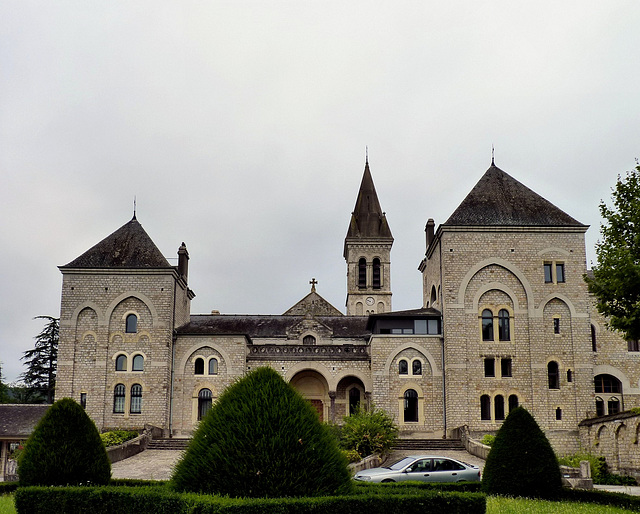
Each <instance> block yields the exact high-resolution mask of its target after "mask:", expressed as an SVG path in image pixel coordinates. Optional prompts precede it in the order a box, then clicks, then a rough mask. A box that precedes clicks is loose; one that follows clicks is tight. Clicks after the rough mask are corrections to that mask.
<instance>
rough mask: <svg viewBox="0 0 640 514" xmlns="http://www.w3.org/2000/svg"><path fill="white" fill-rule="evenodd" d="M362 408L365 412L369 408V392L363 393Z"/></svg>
mask: <svg viewBox="0 0 640 514" xmlns="http://www.w3.org/2000/svg"><path fill="white" fill-rule="evenodd" d="M364 407H365V409H367V410H369V409H370V408H371V391H365V392H364Z"/></svg>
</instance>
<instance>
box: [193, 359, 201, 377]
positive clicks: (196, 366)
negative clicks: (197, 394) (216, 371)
mask: <svg viewBox="0 0 640 514" xmlns="http://www.w3.org/2000/svg"><path fill="white" fill-rule="evenodd" d="M193 368H194V369H193V372H194V374H196V375H204V359H203V358H202V357H198V358H197V359H196V362H195V363H194V365H193Z"/></svg>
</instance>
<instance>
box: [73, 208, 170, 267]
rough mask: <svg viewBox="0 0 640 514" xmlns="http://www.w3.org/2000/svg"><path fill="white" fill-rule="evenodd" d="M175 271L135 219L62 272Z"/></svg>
mask: <svg viewBox="0 0 640 514" xmlns="http://www.w3.org/2000/svg"><path fill="white" fill-rule="evenodd" d="M169 267H172V266H171V265H170V264H169V262H168V261H167V259H165V257H164V256H163V255H162V252H161V251H160V250H159V249H158V247H157V246H156V245H155V243H154V242H153V241H152V240H151V238H150V237H149V235H148V234H147V233H146V232H145V230H144V229H143V228H142V225H140V223H139V222H138V220H137V219H136V217H135V216H134V217H133V218H132V219H131V221H129V222H128V223H125V224H124V225H123V226H122V227H120V228H119V229H118V230H116V231H115V232H114V233H113V234H111V235H109V236H107V237H105V238H104V239H103V240H102V241H100V242H99V243H98V244H97V245H95V246H93V247H91V248H90V249H89V250H87V251H86V252H84V253H83V254H82V255H81V256H80V257H78V258H77V259H74V260H73V261H71V262H70V263H69V264H67V265H66V266H62V268H169Z"/></svg>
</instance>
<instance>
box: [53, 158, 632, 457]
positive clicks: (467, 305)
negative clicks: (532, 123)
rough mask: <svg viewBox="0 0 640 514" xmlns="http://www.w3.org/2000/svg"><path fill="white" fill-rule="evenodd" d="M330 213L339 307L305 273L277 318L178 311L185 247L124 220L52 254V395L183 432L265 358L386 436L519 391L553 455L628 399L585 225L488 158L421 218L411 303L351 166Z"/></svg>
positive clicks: (469, 421) (453, 420)
mask: <svg viewBox="0 0 640 514" xmlns="http://www.w3.org/2000/svg"><path fill="white" fill-rule="evenodd" d="M347 221H349V223H348V230H347V235H346V238H345V240H344V257H345V260H346V265H347V295H346V314H343V313H342V312H340V311H339V310H338V309H336V308H335V307H333V306H332V305H330V304H329V303H328V302H327V301H326V300H324V299H323V298H322V297H321V296H320V295H319V294H318V293H317V292H316V290H315V281H312V286H311V292H310V293H309V294H308V295H307V296H305V297H304V298H302V299H301V300H300V301H299V302H297V303H295V304H294V305H293V306H292V307H291V308H290V309H289V310H287V311H286V312H284V313H282V314H280V315H255V316H254V315H233V314H219V313H217V312H214V313H211V314H206V315H202V314H197V315H194V314H191V312H190V304H191V300H192V298H193V297H194V293H193V292H192V290H191V289H190V286H191V284H189V283H188V262H189V254H188V252H187V248H186V246H185V245H184V243H183V244H182V245H181V246H180V248H179V250H178V265H177V266H171V265H170V264H169V263H168V261H167V259H166V258H165V257H164V256H163V254H162V252H161V251H160V250H159V249H158V248H157V247H156V246H155V244H154V243H153V241H152V240H151V238H150V237H149V236H148V235H147V233H146V232H145V231H144V229H143V228H142V226H141V225H140V223H139V222H138V221H137V220H136V218H135V216H134V218H133V219H132V220H131V221H129V222H128V223H126V224H125V225H124V226H122V227H121V228H119V229H118V230H116V231H115V232H114V233H113V234H111V235H110V236H108V237H107V238H105V239H104V240H102V241H101V242H99V243H98V244H97V245H95V246H94V247H92V248H91V249H89V250H88V251H86V252H85V253H84V254H82V255H81V256H79V257H78V258H76V259H75V260H73V261H71V262H70V263H69V264H67V265H65V266H61V267H60V270H61V272H62V275H63V285H62V305H61V315H60V316H61V318H60V345H59V356H58V359H59V360H58V382H57V390H56V396H57V397H58V398H61V397H72V398H75V399H76V400H77V401H78V402H80V403H81V404H82V405H84V406H85V408H86V410H87V412H88V413H89V415H90V416H91V417H92V418H93V420H94V421H95V422H96V424H97V425H98V427H99V428H101V429H105V428H111V427H121V428H128V427H131V428H139V427H142V426H143V425H144V424H145V423H148V424H151V425H155V426H157V427H160V428H162V429H163V430H164V432H165V434H166V435H171V436H178V437H181V436H188V435H190V434H191V433H192V432H193V430H194V427H195V426H196V425H197V423H198V420H199V419H200V418H201V417H202V416H203V414H204V413H205V412H206V411H207V410H208V409H209V408H210V407H211V405H212V403H214V402H215V401H216V398H217V397H218V396H219V395H220V394H221V392H222V391H223V390H224V388H225V387H226V386H227V385H229V384H230V383H231V382H232V381H233V380H234V379H235V378H236V377H238V376H241V375H243V374H244V373H246V372H247V371H249V370H251V369H254V368H256V367H258V366H265V365H266V366H271V367H273V368H274V369H276V370H277V371H278V372H280V373H281V374H282V376H283V377H284V378H285V380H287V381H289V382H290V383H291V384H292V385H293V386H294V387H295V388H297V389H298V390H299V391H300V392H301V393H302V394H303V395H304V396H305V397H306V398H308V399H309V401H310V402H311V403H312V404H313V405H314V407H315V408H316V409H317V411H318V414H319V416H320V417H321V419H323V420H325V421H339V420H340V419H341V418H342V417H343V416H345V415H347V414H349V413H350V412H352V411H353V409H354V408H355V407H356V406H357V405H358V404H359V403H362V402H367V403H368V402H373V403H374V404H375V405H376V406H378V407H382V408H384V409H386V410H387V411H388V412H389V413H391V414H392V415H393V416H394V418H395V419H396V422H397V423H398V424H399V426H400V428H401V431H402V432H401V433H403V434H406V435H409V434H413V435H416V436H418V435H419V436H421V437H425V438H440V437H448V436H450V434H451V431H452V430H454V429H456V428H458V427H461V426H465V425H466V426H468V428H469V430H470V432H471V433H472V434H484V433H491V432H495V431H496V430H497V429H498V428H499V427H500V424H501V423H502V420H504V418H505V416H506V415H507V414H508V412H509V410H510V409H512V408H514V407H515V406H517V405H523V406H525V407H527V409H529V411H530V412H532V414H533V415H534V416H535V418H536V420H537V421H538V423H539V424H540V425H541V426H542V428H543V429H544V430H545V431H546V433H547V434H548V436H549V438H550V440H551V441H552V443H553V444H554V446H555V447H556V449H557V450H559V451H565V452H567V451H573V450H576V449H577V448H578V444H579V432H578V424H579V423H580V422H581V421H582V420H584V419H586V418H592V417H595V416H603V415H607V414H614V413H617V412H618V411H621V410H623V409H629V408H631V407H636V406H640V389H639V380H640V365H639V360H638V359H640V352H639V351H638V350H639V348H638V346H637V343H629V344H628V343H627V342H626V341H624V340H622V339H621V338H619V337H618V336H616V335H615V334H613V333H610V332H608V331H607V330H606V329H605V323H604V321H603V320H602V319H601V318H600V317H599V316H598V315H597V313H595V309H594V307H593V304H592V301H591V299H590V297H589V295H588V292H587V287H586V284H585V283H584V280H583V274H584V273H586V254H585V239H584V234H585V232H586V230H587V228H588V227H587V226H585V225H583V224H581V223H579V222H578V221H576V220H575V219H573V218H572V217H571V216H569V215H568V214H566V213H565V212H563V211H562V210H560V209H559V208H557V207H556V206H554V205H552V204H551V203H550V202H548V201H547V200H545V199H544V198H542V197H541V196H539V195H538V194H536V193H534V192H533V191H531V190H530V189H528V188H527V187H525V186H524V185H523V184H521V183H520V182H518V181H517V180H515V179H514V178H512V177H511V176H509V175H508V174H506V173H505V172H503V171H502V170H500V169H499V168H497V167H496V166H495V165H494V163H493V162H492V163H491V167H490V168H489V169H488V170H487V171H486V173H485V174H484V175H483V176H482V178H481V179H480V180H479V182H478V183H477V184H476V185H475V186H474V187H473V188H472V189H471V192H470V193H469V194H468V195H467V197H466V198H465V199H464V201H463V202H462V203H461V204H460V205H459V206H458V207H457V208H456V209H454V210H453V213H452V214H451V216H450V217H449V218H448V219H447V220H446V221H445V222H444V223H442V224H440V225H439V226H438V227H437V229H436V225H435V223H434V221H433V220H431V219H430V220H428V222H427V224H426V253H425V255H424V258H423V259H422V260H421V261H420V262H419V271H420V273H421V276H422V286H423V303H422V305H421V306H416V307H418V308H416V309H414V310H408V311H395V312H394V311H393V310H392V303H391V294H392V291H391V287H390V277H391V258H390V254H391V247H392V244H393V237H392V233H391V229H390V227H389V225H388V224H387V220H386V217H385V214H384V212H383V211H382V209H381V206H380V202H379V200H378V196H377V193H376V190H375V188H374V184H373V180H372V177H371V173H370V170H369V164H368V162H367V163H366V165H365V169H364V175H363V178H362V183H361V186H360V190H359V191H358V192H357V200H356V205H355V209H354V211H353V213H352V214H351V219H350V220H348V213H345V223H346V222H347ZM338 244H339V242H338V241H336V251H338V250H339V246H338ZM419 258H420V257H419V256H416V261H419ZM339 271H340V270H336V272H339ZM205 286H206V284H205Z"/></svg>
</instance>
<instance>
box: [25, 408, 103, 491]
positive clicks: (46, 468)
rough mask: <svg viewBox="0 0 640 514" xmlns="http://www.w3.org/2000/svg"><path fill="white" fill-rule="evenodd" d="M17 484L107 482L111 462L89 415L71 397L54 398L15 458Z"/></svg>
mask: <svg viewBox="0 0 640 514" xmlns="http://www.w3.org/2000/svg"><path fill="white" fill-rule="evenodd" d="M18 476H19V477H20V485H80V484H87V483H90V484H108V483H109V480H110V479H111V463H110V462H109V457H107V451H106V449H105V447H104V444H102V439H100V434H99V433H98V429H97V428H96V426H95V424H94V423H93V421H91V418H89V416H87V413H86V412H85V411H84V409H83V408H82V407H80V405H78V404H77V403H76V402H75V401H74V400H72V399H71V398H63V399H62V400H58V401H57V402H55V403H54V404H53V405H52V406H51V407H49V409H48V410H47V413H46V414H45V415H44V417H43V418H42V419H41V420H40V421H39V422H38V424H37V425H36V427H35V428H34V430H33V432H32V433H31V435H30V436H29V439H27V442H26V443H25V446H24V451H23V452H22V454H21V455H20V457H19V459H18Z"/></svg>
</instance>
